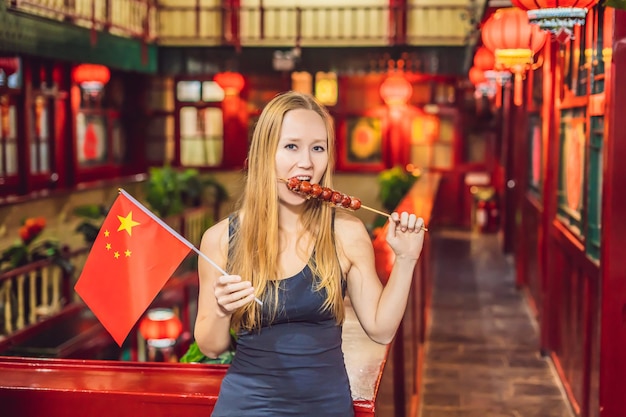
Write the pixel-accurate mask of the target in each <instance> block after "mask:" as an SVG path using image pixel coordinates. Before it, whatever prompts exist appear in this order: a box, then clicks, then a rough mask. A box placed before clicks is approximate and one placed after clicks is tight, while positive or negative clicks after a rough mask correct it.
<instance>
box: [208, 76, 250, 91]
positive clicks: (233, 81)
mask: <svg viewBox="0 0 626 417" xmlns="http://www.w3.org/2000/svg"><path fill="white" fill-rule="evenodd" d="M213 81H215V82H216V83H217V85H219V86H220V87H222V90H224V94H225V95H227V96H236V95H239V93H240V92H241V90H243V86H244V84H245V81H244V79H243V75H241V74H239V73H238V72H231V71H226V72H220V73H218V74H215V76H214V77H213Z"/></svg>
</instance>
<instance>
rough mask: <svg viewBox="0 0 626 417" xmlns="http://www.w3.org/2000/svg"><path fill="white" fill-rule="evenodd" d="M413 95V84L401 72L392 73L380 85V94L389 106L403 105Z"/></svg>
mask: <svg viewBox="0 0 626 417" xmlns="http://www.w3.org/2000/svg"><path fill="white" fill-rule="evenodd" d="M411 95H413V86H412V85H411V83H410V82H408V81H407V79H406V78H404V76H403V75H401V74H391V75H389V76H388V77H387V78H386V79H385V81H383V83H382V84H381V85H380V96H381V97H382V98H383V100H384V101H385V103H386V104H387V105H389V106H402V105H404V104H406V102H407V101H409V99H410V98H411Z"/></svg>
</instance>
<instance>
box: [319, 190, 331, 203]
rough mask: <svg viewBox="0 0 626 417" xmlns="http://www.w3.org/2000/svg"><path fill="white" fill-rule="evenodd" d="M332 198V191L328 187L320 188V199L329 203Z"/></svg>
mask: <svg viewBox="0 0 626 417" xmlns="http://www.w3.org/2000/svg"><path fill="white" fill-rule="evenodd" d="M332 196H333V190H331V189H330V188H328V187H322V195H321V198H322V200H324V201H330V199H331V198H332Z"/></svg>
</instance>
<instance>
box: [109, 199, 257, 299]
mask: <svg viewBox="0 0 626 417" xmlns="http://www.w3.org/2000/svg"><path fill="white" fill-rule="evenodd" d="M118 191H119V192H120V194H123V195H124V197H126V198H128V199H129V200H130V201H132V202H133V203H134V204H135V205H136V206H137V207H139V209H141V211H143V212H144V213H145V214H146V215H147V216H149V217H150V218H151V219H152V220H154V221H155V222H157V223H158V224H159V225H160V226H161V227H163V228H164V229H165V230H167V231H168V232H170V233H171V234H172V235H173V236H174V237H175V238H177V239H178V240H180V241H181V242H182V243H184V244H185V245H186V246H187V247H188V248H189V249H191V250H192V251H194V252H195V253H197V254H198V256H199V257H201V258H202V259H204V260H205V261H207V262H208V263H210V264H211V265H213V267H215V269H217V270H218V271H219V272H221V273H222V275H230V274H229V273H227V272H226V271H224V270H223V269H222V268H221V267H220V266H219V265H218V264H216V263H215V262H213V260H212V259H211V258H209V257H208V256H206V255H205V254H204V253H202V252H201V251H200V250H199V249H198V248H196V247H195V246H194V245H193V244H192V243H191V242H190V241H188V240H187V239H185V238H184V237H183V236H182V235H181V234H180V233H178V232H177V231H176V230H174V229H173V228H172V227H171V226H170V225H169V224H167V223H165V222H164V221H163V220H162V219H160V218H159V217H158V216H157V215H155V214H154V213H153V212H151V211H150V210H148V208H146V207H145V206H144V205H143V204H141V203H140V202H139V201H138V200H137V199H136V198H135V197H133V196H132V195H130V194H128V193H127V192H126V191H125V190H124V189H122V188H118ZM254 301H256V302H257V303H258V304H259V305H263V302H262V301H261V300H259V299H258V298H257V297H254Z"/></svg>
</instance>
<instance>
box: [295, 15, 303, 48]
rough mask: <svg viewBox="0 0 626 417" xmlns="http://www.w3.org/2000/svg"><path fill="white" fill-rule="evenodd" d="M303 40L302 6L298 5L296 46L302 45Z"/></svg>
mask: <svg viewBox="0 0 626 417" xmlns="http://www.w3.org/2000/svg"><path fill="white" fill-rule="evenodd" d="M301 40H302V8H301V7H296V48H299V47H300V42H301Z"/></svg>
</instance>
